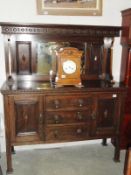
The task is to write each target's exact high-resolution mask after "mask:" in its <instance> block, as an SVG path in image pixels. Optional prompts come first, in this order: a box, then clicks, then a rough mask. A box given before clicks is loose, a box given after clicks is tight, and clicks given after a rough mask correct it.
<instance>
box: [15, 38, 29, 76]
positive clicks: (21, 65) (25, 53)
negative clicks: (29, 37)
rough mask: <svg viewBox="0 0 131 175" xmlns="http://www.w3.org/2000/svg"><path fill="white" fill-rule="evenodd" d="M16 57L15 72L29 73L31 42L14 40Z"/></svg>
mask: <svg viewBox="0 0 131 175" xmlns="http://www.w3.org/2000/svg"><path fill="white" fill-rule="evenodd" d="M16 58H17V60H16V64H17V66H16V67H17V74H24V75H26V74H31V73H32V66H31V65H32V58H31V42H26V41H16Z"/></svg>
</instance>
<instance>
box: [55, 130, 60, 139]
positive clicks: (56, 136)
mask: <svg viewBox="0 0 131 175" xmlns="http://www.w3.org/2000/svg"><path fill="white" fill-rule="evenodd" d="M58 136H59V132H58V130H55V131H54V137H55V138H56V139H57V138H58Z"/></svg>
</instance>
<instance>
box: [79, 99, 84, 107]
mask: <svg viewBox="0 0 131 175" xmlns="http://www.w3.org/2000/svg"><path fill="white" fill-rule="evenodd" d="M78 102H79V106H80V107H82V106H83V104H84V100H83V99H79V100H78Z"/></svg>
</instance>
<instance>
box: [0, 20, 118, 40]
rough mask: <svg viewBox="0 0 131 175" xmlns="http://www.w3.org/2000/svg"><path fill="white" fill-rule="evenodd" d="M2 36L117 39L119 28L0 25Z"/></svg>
mask: <svg viewBox="0 0 131 175" xmlns="http://www.w3.org/2000/svg"><path fill="white" fill-rule="evenodd" d="M0 25H1V28H2V33H3V34H42V35H46V36H48V35H52V36H53V35H59V36H60V35H62V36H63V35H65V36H67V35H68V36H86V37H118V36H119V35H120V30H121V27H118V26H84V25H49V24H47V25H46V24H44V25H38V24H27V25H25V24H24V25H21V24H8V23H0Z"/></svg>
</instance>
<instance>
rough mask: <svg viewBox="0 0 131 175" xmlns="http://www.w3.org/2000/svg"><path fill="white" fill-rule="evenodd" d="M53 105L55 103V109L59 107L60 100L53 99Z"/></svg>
mask: <svg viewBox="0 0 131 175" xmlns="http://www.w3.org/2000/svg"><path fill="white" fill-rule="evenodd" d="M54 105H55V108H56V109H57V108H59V107H60V102H59V100H55V101H54Z"/></svg>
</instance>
